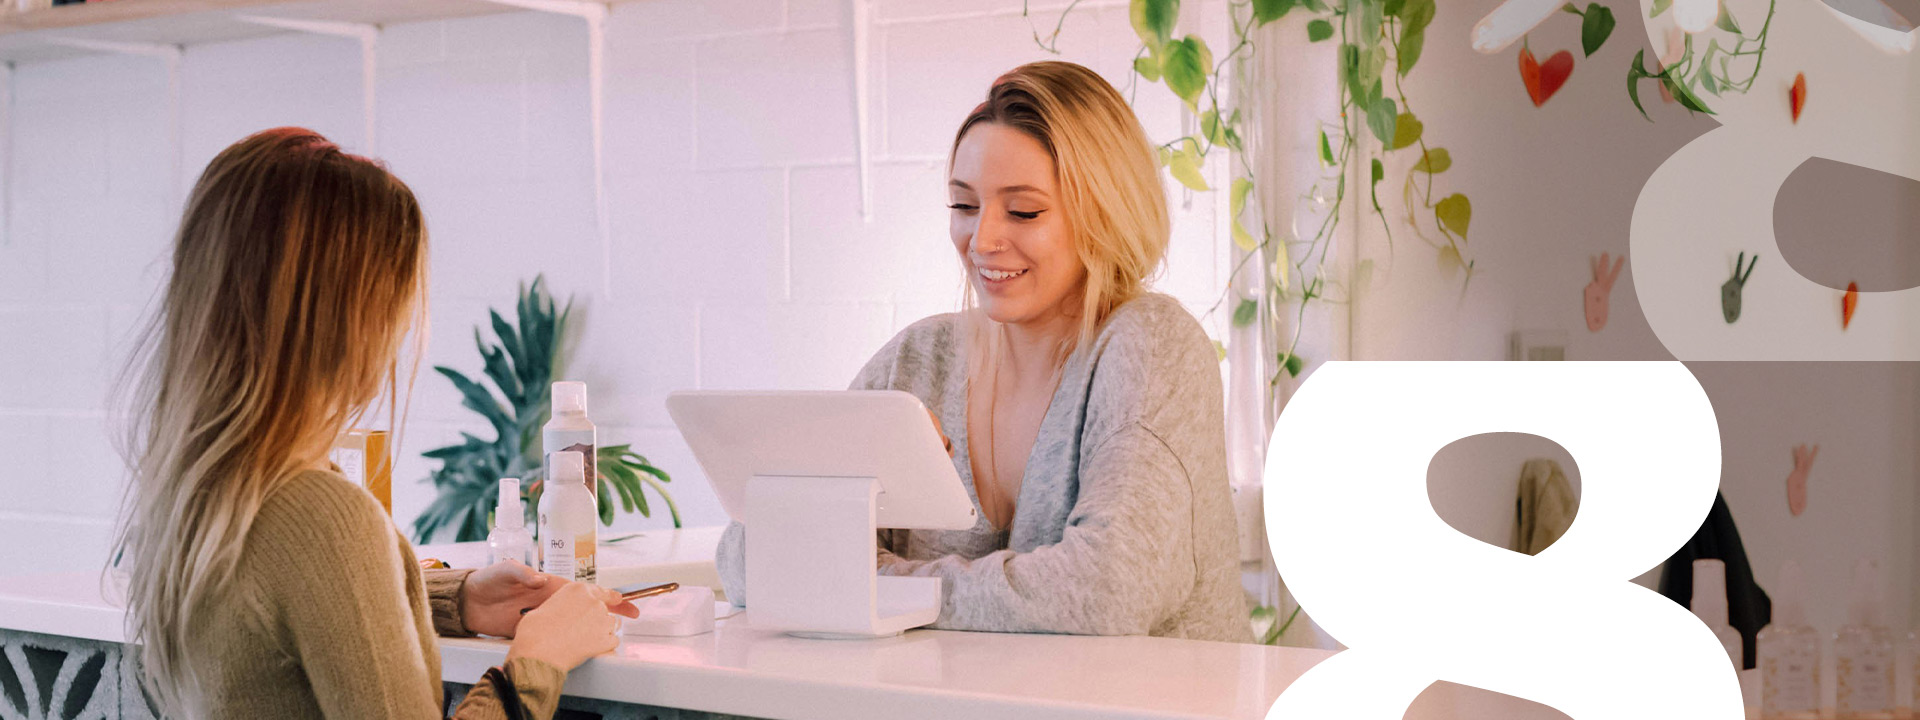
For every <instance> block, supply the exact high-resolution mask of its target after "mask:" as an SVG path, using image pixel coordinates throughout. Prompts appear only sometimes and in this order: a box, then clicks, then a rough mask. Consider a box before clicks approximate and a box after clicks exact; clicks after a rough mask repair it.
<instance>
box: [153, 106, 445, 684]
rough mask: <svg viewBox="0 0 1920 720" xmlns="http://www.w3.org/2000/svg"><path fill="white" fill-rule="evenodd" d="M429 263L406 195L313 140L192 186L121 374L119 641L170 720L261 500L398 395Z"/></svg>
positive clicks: (281, 137) (252, 139)
mask: <svg viewBox="0 0 1920 720" xmlns="http://www.w3.org/2000/svg"><path fill="white" fill-rule="evenodd" d="M426 248H427V241H426V226H425V219H424V217H423V216H422V214H421V211H420V206H419V203H418V202H416V201H415V199H414V196H413V192H412V191H411V190H409V189H408V188H407V186H406V185H405V184H404V183H402V182H400V180H399V179H397V178H395V177H394V176H393V175H392V174H391V173H389V172H387V171H386V169H384V168H382V167H381V166H380V165H379V164H377V163H375V162H374V161H372V160H368V159H366V158H363V157H358V156H355V155H349V154H347V153H344V152H342V151H341V150H340V148H339V147H337V146H335V145H334V144H333V143H331V142H328V141H327V139H326V138H324V137H321V136H320V135H319V134H316V133H314V132H313V131H310V130H304V129H300V128H275V129H272V130H266V131H263V132H260V133H256V134H254V135H252V136H249V137H247V138H246V139H244V140H241V141H240V142H238V143H235V144H234V145H233V146H232V147H229V148H227V149H226V150H224V151H222V152H221V153H220V154H219V156H217V157H215V158H214V159H213V162H211V163H209V164H208V165H207V169H206V171H205V172H204V173H202V174H201V176H200V180H199V181H198V182H197V183H196V184H195V185H194V189H193V195H192V197H191V198H190V199H189V200H188V202H187V207H186V213H185V215H184V216H183V217H182V218H181V220H180V229H179V232H178V234H177V235H176V237H175V241H174V251H173V268H172V275H171V277H170V278H169V279H168V281H167V284H166V287H165V290H164V291H163V295H162V296H161V301H160V306H159V309H158V312H157V313H156V314H155V316H154V318H153V320H152V324H151V325H149V326H148V328H147V330H146V333H145V335H144V336H143V337H142V342H141V345H140V347H141V349H140V352H139V353H138V354H137V355H136V356H135V360H134V362H133V365H132V366H130V369H129V371H130V372H138V373H139V377H138V388H137V394H136V395H135V399H134V402H135V403H136V405H135V407H134V408H133V409H132V413H131V415H132V420H133V424H132V425H131V427H130V429H129V433H128V437H127V442H128V444H127V449H128V451H129V452H128V457H129V464H130V465H131V466H132V474H133V477H132V487H131V488H130V491H129V494H128V496H127V500H126V504H125V505H124V507H123V513H122V520H121V528H120V531H119V538H118V541H117V550H118V551H119V553H120V558H121V562H122V563H124V564H127V565H129V566H130V567H129V576H130V577H129V579H130V584H129V587H128V590H127V616H128V623H129V627H128V636H129V637H130V638H132V639H136V640H137V641H138V642H139V643H140V646H141V647H140V651H139V652H140V659H141V668H142V681H143V683H144V684H145V686H146V687H147V689H148V690H149V691H150V693H151V694H152V696H153V698H154V700H155V701H156V702H157V703H159V705H160V708H159V709H160V710H161V711H162V714H163V715H164V714H167V712H166V711H168V710H169V709H172V710H174V711H175V712H183V711H187V710H186V707H185V706H187V705H192V704H195V702H194V701H195V695H196V693H195V692H194V689H195V685H196V679H195V675H194V669H193V668H194V663H195V660H196V659H195V658H193V657H189V651H188V648H189V643H188V638H189V637H190V635H191V633H193V632H194V631H195V629H196V627H197V626H198V625H200V624H201V623H202V622H203V621H204V620H205V618H206V617H208V615H209V614H210V613H211V612H213V611H214V609H215V607H216V605H217V603H218V602H219V601H220V600H221V599H222V598H221V595H222V593H223V591H224V590H226V589H227V584H226V583H227V579H228V578H229V577H231V576H232V574H233V571H234V569H235V567H236V566H237V564H238V561H239V559H240V556H241V552H242V548H243V543H244V541H245V539H246V537H247V532H248V530H249V529H250V528H251V527H252V524H253V520H254V517H255V515H257V514H258V513H259V511H260V507H261V505H262V504H263V503H264V502H265V501H266V499H267V497H268V495H270V494H271V493H272V492H273V491H274V489H275V488H277V487H279V486H280V485H281V484H282V483H284V482H285V481H287V480H288V479H289V478H291V477H292V476H294V475H295V474H297V473H299V472H300V471H302V470H305V469H308V468H311V467H314V466H316V465H318V464H320V463H322V462H324V461H325V459H326V456H327V452H328V449H329V448H330V447H331V446H332V443H333V441H334V438H335V436H336V435H337V434H338V433H339V432H340V431H341V430H343V429H345V428H347V427H349V426H350V425H351V424H352V423H354V422H355V421H357V420H359V419H360V418H361V417H362V416H363V415H365V414H366V413H367V412H368V408H369V407H370V406H372V405H373V404H374V402H375V401H376V400H377V399H378V398H379V397H380V395H381V392H382V389H383V386H384V388H385V389H386V390H387V391H388V392H389V394H390V398H391V395H392V394H394V392H395V391H397V390H398V380H397V378H398V373H397V372H396V371H395V370H396V367H397V364H396V361H395V358H396V357H397V355H398V353H399V351H400V349H401V344H402V342H403V338H405V337H406V336H407V334H408V331H409V328H410V327H412V326H413V325H414V324H415V323H414V321H415V320H416V319H419V318H421V317H422V316H423V314H424V312H423V311H424V301H425V298H426V291H425V281H424V277H425V267H426ZM420 337H421V334H420V333H418V332H416V333H414V338H415V343H416V345H417V343H418V342H419V338H420ZM416 349H417V348H416ZM415 359H416V361H417V353H416V354H415ZM408 374H409V377H411V375H412V373H411V372H409V373H408ZM408 386H409V390H410V389H411V380H409V383H408ZM394 404H395V403H393V402H391V400H390V401H389V402H388V403H387V406H388V408H389V415H390V416H391V414H392V407H393V405H394Z"/></svg>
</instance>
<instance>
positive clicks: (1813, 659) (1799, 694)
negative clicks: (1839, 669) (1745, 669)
mask: <svg viewBox="0 0 1920 720" xmlns="http://www.w3.org/2000/svg"><path fill="white" fill-rule="evenodd" d="M1806 589H1807V588H1806V579H1805V578H1804V577H1803V576H1802V575H1801V574H1800V564H1799V563H1797V562H1794V561H1792V560H1788V561H1787V562H1786V563H1785V564H1783V565H1781V566H1780V584H1779V587H1778V588H1777V592H1776V593H1775V594H1774V603H1773V622H1772V623H1771V624H1769V625H1767V626H1766V627H1765V628H1763V629H1761V630H1760V636H1759V637H1758V638H1757V639H1756V640H1755V645H1757V646H1758V647H1757V650H1758V651H1759V662H1760V717H1761V718H1763V720H1776V719H1777V720H1817V718H1819V717H1820V634H1819V633H1818V632H1815V631H1814V629H1813V628H1812V627H1809V626H1808V625H1807V606H1806Z"/></svg>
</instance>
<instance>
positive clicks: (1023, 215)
mask: <svg viewBox="0 0 1920 720" xmlns="http://www.w3.org/2000/svg"><path fill="white" fill-rule="evenodd" d="M947 207H948V208H949V209H952V210H959V211H961V212H973V211H975V210H979V209H980V206H978V205H965V204H962V203H953V204H951V205H948V206H947ZM1043 212H1046V211H1045V210H1035V211H1033V212H1014V211H1012V210H1008V211H1007V214H1008V215H1012V216H1014V217H1017V218H1020V219H1021V220H1033V219H1035V218H1038V217H1040V213H1043Z"/></svg>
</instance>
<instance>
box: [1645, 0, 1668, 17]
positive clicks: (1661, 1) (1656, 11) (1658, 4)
mask: <svg viewBox="0 0 1920 720" xmlns="http://www.w3.org/2000/svg"><path fill="white" fill-rule="evenodd" d="M1670 7H1673V0H1653V7H1652V8H1651V9H1649V10H1648V11H1647V17H1650V18H1657V17H1660V13H1663V12H1666V11H1667V8H1670Z"/></svg>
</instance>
